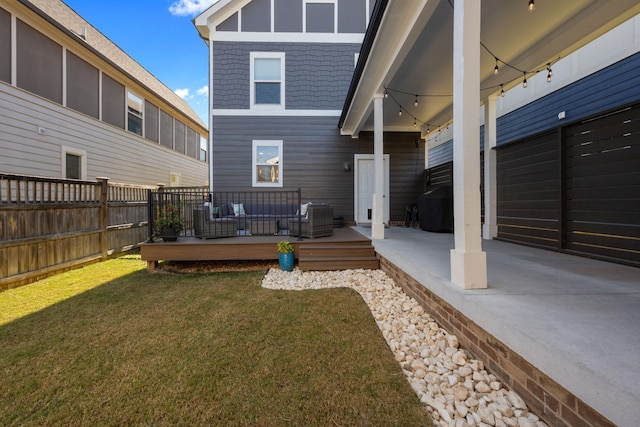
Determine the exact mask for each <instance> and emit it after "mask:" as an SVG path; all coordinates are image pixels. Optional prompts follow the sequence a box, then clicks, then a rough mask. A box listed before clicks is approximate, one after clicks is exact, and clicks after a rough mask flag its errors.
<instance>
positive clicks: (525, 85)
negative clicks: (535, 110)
mask: <svg viewBox="0 0 640 427" xmlns="http://www.w3.org/2000/svg"><path fill="white" fill-rule="evenodd" d="M527 86H528V84H527V73H526V72H524V80H523V81H522V87H524V88H526V87H527Z"/></svg>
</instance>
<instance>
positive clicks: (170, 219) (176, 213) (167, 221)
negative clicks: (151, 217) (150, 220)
mask: <svg viewBox="0 0 640 427" xmlns="http://www.w3.org/2000/svg"><path fill="white" fill-rule="evenodd" d="M183 227H184V222H183V220H182V212H181V209H180V207H177V206H176V205H174V204H173V203H167V204H164V205H159V206H157V208H156V220H155V230H156V233H159V232H160V231H161V230H166V229H173V230H175V231H176V233H180V232H181V231H182V228H183Z"/></svg>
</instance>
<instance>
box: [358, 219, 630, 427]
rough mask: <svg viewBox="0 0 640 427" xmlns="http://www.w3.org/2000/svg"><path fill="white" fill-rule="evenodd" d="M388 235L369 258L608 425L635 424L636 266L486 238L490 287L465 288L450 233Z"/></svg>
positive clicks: (397, 231) (394, 230) (390, 231)
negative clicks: (454, 278) (453, 264)
mask: <svg viewBox="0 0 640 427" xmlns="http://www.w3.org/2000/svg"><path fill="white" fill-rule="evenodd" d="M354 228H355V229H356V230H357V231H358V232H360V233H362V234H363V235H365V236H370V233H371V230H370V229H369V228H366V227H363V226H356V227H354ZM385 234H386V238H385V239H384V240H374V241H373V245H374V247H375V249H376V252H378V253H379V254H380V255H382V256H383V257H385V258H386V259H388V260H389V261H391V262H392V263H394V264H395V265H396V266H398V267H400V268H401V269H402V270H404V271H405V272H406V273H407V274H409V275H410V276H412V277H413V278H414V279H416V280H417V281H418V282H420V283H421V284H422V285H423V286H425V287H427V288H428V289H429V290H431V291H432V292H434V293H435V294H436V295H438V296H439V297H441V298H442V299H444V300H445V301H447V302H448V303H450V304H451V305H453V306H454V307H455V308H456V309H457V310H458V311H460V312H461V313H463V314H464V315H465V316H467V317H468V318H470V319H471V320H472V321H474V322H475V323H477V324H478V325H479V326H481V327H482V328H484V329H485V330H486V331H487V332H488V333H490V334H492V335H493V336H494V337H496V338H497V339H498V340H500V341H502V342H503V343H504V344H506V345H507V346H509V347H510V348H511V349H512V350H514V351H515V352H517V353H518V354H520V355H521V356H522V357H524V358H525V359H526V360H528V361H529V362H530V363H532V364H533V365H535V366H536V367H537V368H538V369H540V370H541V371H543V372H544V373H545V374H547V375H548V376H549V377H551V378H552V379H554V380H555V381H557V382H558V383H559V384H561V385H562V386H563V387H565V388H566V389H568V390H569V391H571V392H572V393H573V394H574V395H576V396H577V397H578V398H580V399H581V400H583V401H584V402H585V403H587V404H588V405H589V406H591V407H593V408H594V409H596V410H597V411H599V412H600V413H602V414H603V415H604V416H606V417H607V418H609V419H610V420H611V421H612V422H614V423H616V424H617V425H620V426H632V425H637V421H638V420H639V419H640V406H639V405H638V402H640V363H639V361H638V355H640V328H639V326H640V309H639V307H640V269H638V268H634V267H629V266H624V265H618V264H613V263H608V262H603V261H597V260H592V259H588V258H583V257H577V256H572V255H567V254H561V253H556V252H551V251H544V250H540V249H535V248H530V247H526V246H520V245H515V244H510V243H505V242H500V241H496V240H485V241H483V248H484V250H485V251H486V252H487V264H488V265H487V271H488V283H489V287H488V289H483V290H463V289H461V288H459V287H457V286H455V285H454V284H452V283H451V281H450V271H449V270H450V262H449V251H450V249H452V248H453V246H454V239H453V235H452V234H439V233H428V232H425V231H422V230H419V229H413V228H403V227H391V228H387V229H386V230H385Z"/></svg>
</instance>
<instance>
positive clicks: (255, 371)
mask: <svg viewBox="0 0 640 427" xmlns="http://www.w3.org/2000/svg"><path fill="white" fill-rule="evenodd" d="M143 268H144V265H143V263H141V262H140V260H139V258H138V257H134V256H128V257H122V258H119V259H114V260H109V261H106V262H104V263H101V264H95V265H91V266H87V267H85V268H83V269H81V270H75V271H72V272H68V273H65V274H62V275H58V276H54V277H51V278H48V279H46V280H44V281H42V282H38V283H34V284H32V285H28V286H25V287H21V288H17V289H13V290H9V291H5V292H2V293H0V375H1V378H2V380H1V381H0V425H3V426H10V425H65V426H73V425H225V426H245V425H247V426H248V425H251V426H281V425H287V426H298V425H300V426H302V425H304V426H333V425H338V426H354V425H357V426H393V425H397V426H422V425H426V426H429V425H431V423H430V420H429V419H428V416H427V413H426V411H425V409H424V407H423V406H422V405H421V404H420V402H419V401H418V398H417V397H416V395H415V393H414V392H413V391H412V389H411V387H410V386H409V384H408V382H407V381H406V380H405V378H404V375H403V374H402V372H401V370H400V368H399V366H398V364H397V363H396V362H395V360H394V359H393V356H392V353H391V351H390V350H389V348H388V347H387V345H386V343H385V342H384V339H383V338H382V336H381V334H380V332H379V331H378V329H377V327H376V325H375V322H374V320H373V318H372V316H371V314H370V313H369V310H368V308H367V307H366V305H365V304H364V302H363V301H362V299H361V298H360V297H359V295H357V294H356V293H355V292H354V291H352V290H350V289H331V290H323V291H305V292H292V291H273V290H265V289H262V288H261V287H260V280H261V278H262V275H263V272H239V273H238V272H234V273H215V274H153V275H150V274H147V273H146V272H145V271H144V270H143Z"/></svg>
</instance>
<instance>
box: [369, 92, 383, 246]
mask: <svg viewBox="0 0 640 427" xmlns="http://www.w3.org/2000/svg"><path fill="white" fill-rule="evenodd" d="M383 100H384V96H383V95H379V94H378V95H376V96H375V97H374V98H373V170H374V189H373V191H374V194H373V218H371V238H372V239H384V142H383V133H384V122H383V116H382V113H383V107H384V105H383Z"/></svg>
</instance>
